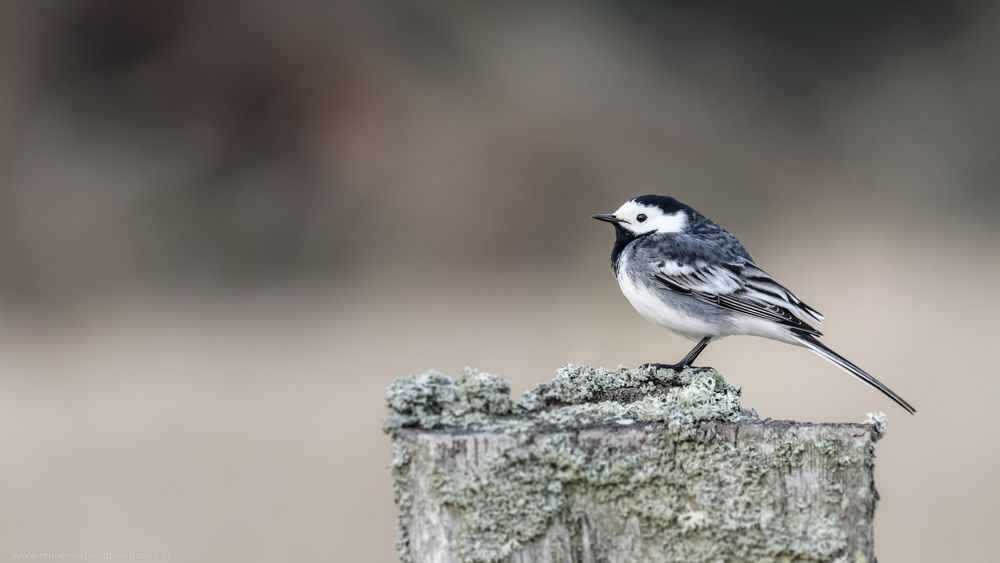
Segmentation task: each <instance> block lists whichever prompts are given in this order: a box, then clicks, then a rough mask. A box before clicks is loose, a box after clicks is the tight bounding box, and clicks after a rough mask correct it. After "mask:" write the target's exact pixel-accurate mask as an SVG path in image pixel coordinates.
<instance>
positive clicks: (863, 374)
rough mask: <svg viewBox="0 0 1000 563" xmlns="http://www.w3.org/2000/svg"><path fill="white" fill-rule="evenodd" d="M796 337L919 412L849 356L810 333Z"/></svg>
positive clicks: (909, 408)
mask: <svg viewBox="0 0 1000 563" xmlns="http://www.w3.org/2000/svg"><path fill="white" fill-rule="evenodd" d="M795 339H796V340H798V341H799V342H800V343H801V344H802V345H803V346H805V347H806V348H809V349H810V350H812V351H813V352H816V353H817V354H819V355H820V356H822V357H823V359H825V360H827V361H829V362H831V363H833V364H834V365H836V366H837V367H839V368H840V369H842V370H844V371H846V372H848V373H850V374H851V375H853V376H855V377H857V378H858V379H860V380H861V381H864V382H865V383H867V384H868V385H871V386H872V387H874V388H876V389H878V390H879V391H881V392H882V393H883V394H884V395H885V396H886V397H889V398H890V399H892V400H893V401H895V402H896V404H897V405H899V406H901V407H903V408H904V409H906V412H908V413H910V414H914V413H916V412H917V409H915V408H913V406H912V405H910V403H908V402H906V400H905V399H903V398H902V397H900V396H899V395H897V394H896V392H895V391H893V390H892V389H889V388H888V387H886V386H885V385H884V384H883V383H882V382H881V381H879V380H877V379H875V378H874V377H872V376H871V374H869V373H868V372H866V371H865V370H863V369H861V368H859V367H858V366H856V365H854V364H853V363H851V362H850V360H848V359H847V358H845V357H843V356H841V355H840V354H838V353H836V352H834V351H833V350H831V349H829V348H827V347H826V346H825V345H824V344H823V343H821V342H820V341H819V340H816V339H815V338H813V337H812V336H810V335H808V334H802V333H798V334H795Z"/></svg>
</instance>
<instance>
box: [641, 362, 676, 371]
mask: <svg viewBox="0 0 1000 563" xmlns="http://www.w3.org/2000/svg"><path fill="white" fill-rule="evenodd" d="M639 367H640V368H642V369H649V368H652V369H670V370H674V371H681V370H682V369H684V367H685V366H682V365H680V364H656V363H650V364H642V365H640V366H639Z"/></svg>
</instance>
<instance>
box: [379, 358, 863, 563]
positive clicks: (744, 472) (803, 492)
mask: <svg viewBox="0 0 1000 563" xmlns="http://www.w3.org/2000/svg"><path fill="white" fill-rule="evenodd" d="M738 397H739V392H738V391H737V390H735V389H733V388H732V387H730V386H728V385H726V384H725V382H724V381H723V380H722V378H721V376H719V375H718V374H717V373H716V372H715V371H714V370H686V371H684V372H681V373H676V372H673V371H669V370H655V369H639V370H627V369H619V370H615V371H605V370H599V369H593V368H586V367H567V368H564V369H563V370H560V374H559V376H558V377H557V378H556V379H555V380H554V381H553V382H551V383H547V384H543V385H541V386H539V387H537V388H535V389H533V390H531V391H529V392H528V393H526V394H525V397H524V398H523V400H522V402H521V403H520V404H514V403H512V402H511V401H510V398H509V385H508V384H507V383H506V382H505V381H503V380H501V379H499V378H495V377H493V376H489V375H487V374H482V373H479V372H474V371H468V372H467V373H465V374H464V375H463V376H462V378H461V379H459V380H458V381H457V382H454V381H452V380H450V379H448V378H446V377H444V376H441V375H438V374H423V375H420V376H414V377H411V378H407V379H402V380H398V381H397V382H396V383H394V384H393V386H392V387H390V389H389V391H388V394H387V398H388V402H389V417H388V418H387V421H386V430H387V431H388V432H389V433H390V434H391V435H392V437H393V446H394V454H395V459H394V463H393V471H394V477H395V487H396V499H397V503H398V504H399V509H400V514H399V524H400V530H399V542H398V548H399V551H400V556H401V558H402V559H403V560H404V561H410V562H413V563H423V562H448V563H450V562H475V561H510V562H517V563H528V562H552V563H556V562H566V563H570V562H581V563H583V562H587V563H590V562H594V563H597V562H616V561H622V562H625V561H628V562H643V561H649V562H653V561H685V562H697V561H850V562H861V561H874V548H873V538H872V519H873V517H874V510H875V502H876V500H877V494H876V492H875V487H874V480H873V472H874V443H875V441H876V440H877V439H878V437H879V436H880V432H881V430H882V427H881V425H880V424H877V423H868V424H812V423H798V422H786V421H770V420H760V419H759V418H757V416H756V414H755V413H753V412H747V411H743V410H741V409H740V407H739V401H738Z"/></svg>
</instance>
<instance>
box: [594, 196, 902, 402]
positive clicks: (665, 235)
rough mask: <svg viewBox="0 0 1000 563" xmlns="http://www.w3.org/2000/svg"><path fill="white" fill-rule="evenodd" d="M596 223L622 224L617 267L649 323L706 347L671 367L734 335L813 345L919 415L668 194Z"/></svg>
mask: <svg viewBox="0 0 1000 563" xmlns="http://www.w3.org/2000/svg"><path fill="white" fill-rule="evenodd" d="M593 218H594V219H597V220H599V221H604V222H607V223H611V224H612V225H614V229H615V242H614V246H613V247H612V249H611V266H612V269H613V271H614V275H615V277H616V278H617V280H618V285H619V287H620V288H621V291H622V293H623V294H624V295H625V298H626V299H627V300H628V301H629V303H631V304H632V307H634V308H635V310H636V311H637V312H638V313H639V315H640V316H642V317H643V318H645V319H646V320H647V321H649V322H651V323H653V324H656V325H660V326H663V327H665V328H667V329H670V330H671V331H673V332H674V333H677V334H679V335H681V336H684V337H687V338H689V339H691V340H695V341H697V342H698V343H697V344H696V345H695V346H694V348H692V349H691V351H690V352H688V353H687V355H685V356H684V358H682V359H681V360H680V361H679V362H677V363H676V364H649V365H654V366H658V367H666V368H671V369H676V370H680V369H684V368H687V367H690V366H692V364H693V362H694V361H695V359H696V358H697V357H698V355H699V354H701V352H702V350H704V349H705V347H706V346H708V343H709V342H710V341H713V340H716V339H719V338H722V337H725V336H734V335H750V336H760V337H764V338H769V339H771V340H777V341H779V342H785V343H787V344H793V345H796V346H802V347H805V348H807V349H809V350H811V351H813V352H815V353H816V354H818V355H819V356H820V357H822V358H823V359H825V360H827V361H829V362H831V363H833V364H834V365H836V366H837V367H839V368H841V369H843V370H844V371H846V372H848V373H850V374H851V375H853V376H855V377H857V378H858V379H860V380H861V381H863V382H865V383H867V384H868V385H870V386H872V387H874V388H875V389H878V390H879V391H881V392H882V393H883V394H884V395H886V396H887V397H889V398H890V399H892V400H893V401H895V402H896V404H898V405H899V406H901V407H902V408H903V409H905V410H906V411H907V412H909V413H910V414H913V413H915V412H916V409H915V408H913V406H912V405H911V404H910V403H908V402H907V401H906V400H904V399H903V398H902V397H900V396H899V395H898V394H897V393H896V392H895V391H893V390H892V389H889V388H888V387H887V386H886V385H884V384H883V383H882V382H880V381H879V380H877V379H875V378H874V377H872V375H871V374H869V373H868V372H866V371H865V370H863V369H861V368H860V367H858V366H857V365H855V364H854V363H852V362H851V361H850V360H848V359H847V358H845V357H843V356H841V355H840V354H838V353H837V352H834V351H833V350H831V349H830V348H828V347H827V346H826V345H825V344H823V343H822V342H820V340H819V338H820V336H822V333H820V331H818V330H816V329H815V328H813V326H812V325H811V324H810V323H812V322H814V321H815V322H817V323H820V322H822V321H823V318H824V317H823V315H822V314H821V313H820V312H819V311H817V310H816V309H814V308H813V307H811V306H809V305H808V304H806V303H805V302H804V301H802V300H801V299H799V298H798V297H796V295H795V294H794V293H792V292H791V290H789V289H788V288H787V287H785V286H783V285H782V284H780V283H778V282H777V281H776V280H775V279H774V278H773V277H771V275H770V274H768V273H767V272H766V271H764V270H763V269H762V268H761V267H760V266H758V265H757V263H756V262H754V260H753V258H752V257H751V256H750V253H749V252H747V250H746V249H745V248H744V247H743V244H741V243H740V241H739V239H737V238H736V237H735V236H734V235H733V234H732V233H730V232H729V231H727V230H726V229H724V228H722V227H721V226H719V225H717V224H716V223H714V222H713V221H712V220H710V219H709V218H707V217H705V216H704V215H702V214H701V213H699V212H698V211H696V210H695V209H694V208H692V207H691V206H689V205H686V204H684V203H681V202H679V201H677V200H676V199H675V198H673V197H670V196H664V195H652V194H651V195H642V196H638V197H635V198H632V199H630V200H628V201H626V202H625V203H624V204H622V205H621V207H619V208H618V209H617V210H616V211H615V212H614V213H599V214H597V215H594V216H593Z"/></svg>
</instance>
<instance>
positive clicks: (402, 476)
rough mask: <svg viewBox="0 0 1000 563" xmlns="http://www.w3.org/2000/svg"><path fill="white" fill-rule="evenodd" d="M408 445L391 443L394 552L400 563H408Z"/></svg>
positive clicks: (399, 440) (411, 503)
mask: <svg viewBox="0 0 1000 563" xmlns="http://www.w3.org/2000/svg"><path fill="white" fill-rule="evenodd" d="M412 456H413V454H412V452H411V447H410V444H409V443H408V442H407V441H405V440H402V439H398V438H397V439H396V440H394V441H393V443H392V465H391V470H392V493H393V498H394V499H395V501H396V506H397V507H398V508H399V513H398V516H397V523H396V524H397V526H396V552H397V553H399V558H400V561H402V563H410V561H411V559H412V558H411V557H410V536H409V529H410V518H411V514H412V511H411V510H410V509H411V506H412V505H413V492H412V490H411V487H410V462H411V461H412Z"/></svg>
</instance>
